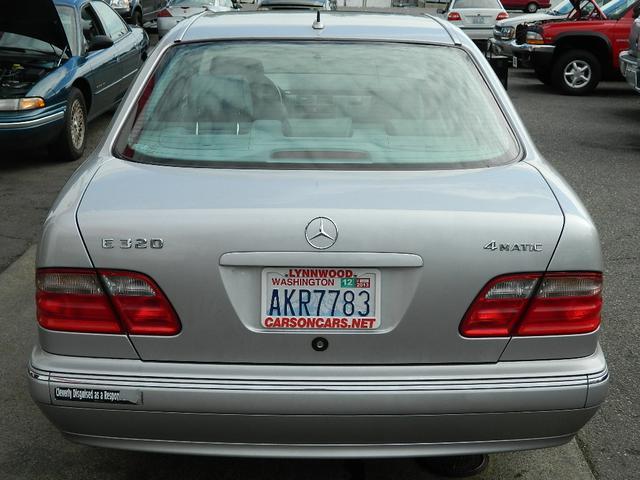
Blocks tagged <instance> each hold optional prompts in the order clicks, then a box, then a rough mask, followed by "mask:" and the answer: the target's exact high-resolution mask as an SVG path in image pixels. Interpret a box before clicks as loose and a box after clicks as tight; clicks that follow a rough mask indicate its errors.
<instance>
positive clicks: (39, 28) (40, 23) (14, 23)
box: [0, 0, 69, 50]
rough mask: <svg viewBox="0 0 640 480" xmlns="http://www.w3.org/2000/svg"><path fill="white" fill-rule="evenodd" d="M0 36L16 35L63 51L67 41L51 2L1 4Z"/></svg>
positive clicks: (23, 0)
mask: <svg viewBox="0 0 640 480" xmlns="http://www.w3.org/2000/svg"><path fill="white" fill-rule="evenodd" d="M2 3H3V5H2V15H0V35H2V33H3V32H9V33H17V34H19V35H24V36H27V37H31V38H37V39H38V40H42V41H43V42H47V43H51V44H52V45H54V46H56V47H58V48H59V49H60V50H64V49H65V48H67V47H68V46H69V40H68V39H67V35H66V33H65V32H64V28H63V26H62V21H61V20H60V16H59V15H58V11H57V10H56V7H55V5H54V3H53V1H52V0H20V1H16V0H14V1H11V2H2Z"/></svg>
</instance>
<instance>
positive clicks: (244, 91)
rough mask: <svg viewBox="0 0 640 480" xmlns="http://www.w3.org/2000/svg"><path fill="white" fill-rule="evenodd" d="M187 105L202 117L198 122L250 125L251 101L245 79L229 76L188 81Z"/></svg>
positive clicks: (196, 78)
mask: <svg viewBox="0 0 640 480" xmlns="http://www.w3.org/2000/svg"><path fill="white" fill-rule="evenodd" d="M190 92H191V94H190V97H191V99H190V101H191V102H193V103H192V106H193V107H194V108H195V110H196V111H197V112H198V113H199V114H201V115H203V116H204V118H200V121H215V122H232V121H233V122H236V121H237V122H250V121H252V119H253V100H252V97H251V89H250V87H249V83H248V82H247V80H246V78H243V77H240V76H232V75H195V76H193V77H191V90H190Z"/></svg>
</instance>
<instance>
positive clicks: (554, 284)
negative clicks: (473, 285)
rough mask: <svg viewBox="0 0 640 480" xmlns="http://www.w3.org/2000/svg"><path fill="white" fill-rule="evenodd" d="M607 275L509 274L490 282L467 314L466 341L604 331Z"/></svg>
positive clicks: (463, 331)
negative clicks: (603, 278)
mask: <svg viewBox="0 0 640 480" xmlns="http://www.w3.org/2000/svg"><path fill="white" fill-rule="evenodd" d="M601 309H602V274H601V273H595V272H575V273H574V272H567V273H547V274H544V275H542V274H517V275H505V276H501V277H498V278H495V279H493V280H491V281H490V282H489V283H488V284H487V285H486V286H485V287H484V288H483V289H482V291H481V292H480V294H479V295H478V296H477V297H476V299H475V301H474V302H473V304H472V305H471V307H470V308H469V310H468V311H467V314H466V315H465V317H464V319H463V321H462V323H461V324H460V333H461V334H462V335H463V336H465V337H508V336H512V335H516V336H533V335H570V334H577V333H588V332H593V331H595V330H596V329H597V328H598V327H599V326H600V311H601Z"/></svg>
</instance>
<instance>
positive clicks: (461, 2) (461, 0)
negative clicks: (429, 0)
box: [451, 0, 502, 10]
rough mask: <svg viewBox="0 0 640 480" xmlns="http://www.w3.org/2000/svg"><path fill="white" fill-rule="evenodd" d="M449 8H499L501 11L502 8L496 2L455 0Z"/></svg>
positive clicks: (487, 0)
mask: <svg viewBox="0 0 640 480" xmlns="http://www.w3.org/2000/svg"><path fill="white" fill-rule="evenodd" d="M451 8H452V9H459V8H499V9H500V10H502V6H501V5H500V3H499V2H498V1H497V0H456V1H454V2H453V7H451Z"/></svg>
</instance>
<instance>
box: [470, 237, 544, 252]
mask: <svg viewBox="0 0 640 480" xmlns="http://www.w3.org/2000/svg"><path fill="white" fill-rule="evenodd" d="M482 248H484V249H485V250H491V251H492V252H495V251H498V252H541V251H542V244H541V243H498V242H496V241H495V240H492V241H490V242H489V243H487V244H486V245H485V246H484V247H482Z"/></svg>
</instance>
